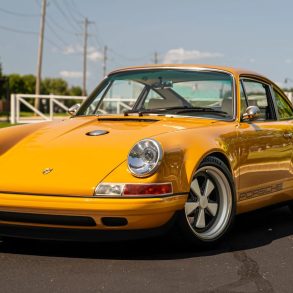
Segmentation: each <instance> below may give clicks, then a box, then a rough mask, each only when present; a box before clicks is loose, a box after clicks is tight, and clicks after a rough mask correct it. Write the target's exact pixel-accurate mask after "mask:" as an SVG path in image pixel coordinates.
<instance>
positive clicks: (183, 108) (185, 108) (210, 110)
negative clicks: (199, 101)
mask: <svg viewBox="0 0 293 293" xmlns="http://www.w3.org/2000/svg"><path fill="white" fill-rule="evenodd" d="M172 110H178V111H175V112H173V113H172V114H181V113H188V112H206V113H217V114H220V115H222V116H227V115H228V113H227V112H224V111H220V110H215V109H213V108H208V107H189V106H177V107H167V108H156V109H141V110H129V111H126V112H124V116H128V114H138V116H143V114H149V113H156V114H157V113H162V112H168V111H172Z"/></svg>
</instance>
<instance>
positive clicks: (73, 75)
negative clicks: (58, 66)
mask: <svg viewBox="0 0 293 293" xmlns="http://www.w3.org/2000/svg"><path fill="white" fill-rule="evenodd" d="M59 74H60V76H61V77H64V78H81V77H82V72H81V71H68V70H62V71H60V72H59ZM87 75H89V72H88V73H87Z"/></svg>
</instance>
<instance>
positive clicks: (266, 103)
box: [243, 79, 273, 120]
mask: <svg viewBox="0 0 293 293" xmlns="http://www.w3.org/2000/svg"><path fill="white" fill-rule="evenodd" d="M243 86H244V90H245V95H246V99H247V103H248V106H257V107H258V108H259V109H260V113H261V114H260V118H259V120H272V119H273V113H272V108H271V103H270V94H269V92H270V91H269V86H268V85H266V84H264V83H261V82H258V81H254V80H246V79H245V80H243Z"/></svg>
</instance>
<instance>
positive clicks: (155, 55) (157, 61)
mask: <svg viewBox="0 0 293 293" xmlns="http://www.w3.org/2000/svg"><path fill="white" fill-rule="evenodd" d="M154 63H155V64H158V63H159V54H158V52H157V51H156V52H155V53H154Z"/></svg>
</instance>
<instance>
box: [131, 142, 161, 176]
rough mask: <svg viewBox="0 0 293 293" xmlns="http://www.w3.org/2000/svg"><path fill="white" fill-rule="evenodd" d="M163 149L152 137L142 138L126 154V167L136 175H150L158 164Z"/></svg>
mask: <svg viewBox="0 0 293 293" xmlns="http://www.w3.org/2000/svg"><path fill="white" fill-rule="evenodd" d="M162 157H163V150H162V147H161V145H160V144H159V142H157V141H156V140H154V139H143V140H141V141H139V142H138V143H137V144H136V145H134V146H133V148H132V149H131V151H130V152H129V154H128V168H129V170H130V172H131V173H132V174H133V175H134V176H137V177H146V176H150V175H152V174H153V173H154V172H155V171H156V170H157V169H158V167H159V166H160V163H161V161H162Z"/></svg>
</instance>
